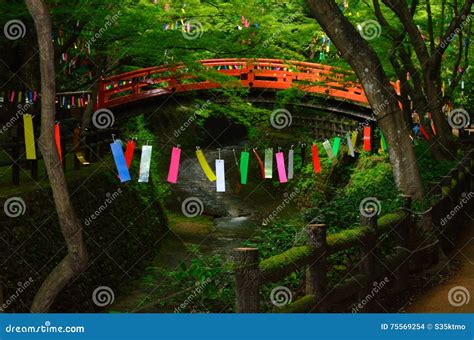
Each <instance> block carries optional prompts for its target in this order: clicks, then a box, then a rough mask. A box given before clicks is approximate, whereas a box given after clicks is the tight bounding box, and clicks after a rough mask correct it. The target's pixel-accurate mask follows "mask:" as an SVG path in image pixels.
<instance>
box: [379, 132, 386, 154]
mask: <svg viewBox="0 0 474 340" xmlns="http://www.w3.org/2000/svg"><path fill="white" fill-rule="evenodd" d="M380 147H381V148H382V151H383V152H385V151H387V142H385V136H384V135H383V132H382V130H380Z"/></svg>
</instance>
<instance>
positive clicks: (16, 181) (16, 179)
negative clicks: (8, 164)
mask: <svg viewBox="0 0 474 340" xmlns="http://www.w3.org/2000/svg"><path fill="white" fill-rule="evenodd" d="M21 131H22V127H21V125H20V124H18V125H17V128H16V131H15V136H14V137H13V140H12V145H13V146H12V158H13V164H12V183H13V185H16V186H18V185H20V171H21V168H20V162H21V160H20V140H21Z"/></svg>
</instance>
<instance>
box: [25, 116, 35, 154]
mask: <svg viewBox="0 0 474 340" xmlns="http://www.w3.org/2000/svg"><path fill="white" fill-rule="evenodd" d="M23 129H24V132H25V151H26V159H36V148H35V133H34V131H33V117H32V116H31V115H30V114H24V115H23Z"/></svg>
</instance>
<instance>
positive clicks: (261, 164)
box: [252, 149, 265, 178]
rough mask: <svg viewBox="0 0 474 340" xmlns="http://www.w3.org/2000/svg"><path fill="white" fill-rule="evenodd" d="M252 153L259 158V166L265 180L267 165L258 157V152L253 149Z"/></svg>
mask: <svg viewBox="0 0 474 340" xmlns="http://www.w3.org/2000/svg"><path fill="white" fill-rule="evenodd" d="M252 151H253V154H254V155H255V157H256V158H257V161H258V164H260V169H261V170H262V178H265V165H263V161H262V159H261V158H260V156H259V155H258V153H257V150H255V149H252Z"/></svg>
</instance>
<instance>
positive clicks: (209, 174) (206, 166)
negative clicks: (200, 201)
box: [196, 149, 216, 182]
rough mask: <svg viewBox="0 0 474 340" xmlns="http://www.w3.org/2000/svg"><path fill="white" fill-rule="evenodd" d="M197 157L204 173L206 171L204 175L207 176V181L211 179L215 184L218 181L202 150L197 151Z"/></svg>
mask: <svg viewBox="0 0 474 340" xmlns="http://www.w3.org/2000/svg"><path fill="white" fill-rule="evenodd" d="M196 156H197V159H198V161H199V164H200V165H201V168H202V171H204V174H205V175H206V176H207V179H209V180H210V181H211V182H214V181H215V180H216V175H215V174H214V171H212V169H211V167H210V166H209V163H208V162H207V160H206V157H205V156H204V154H203V152H202V150H201V149H198V150H196Z"/></svg>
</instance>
